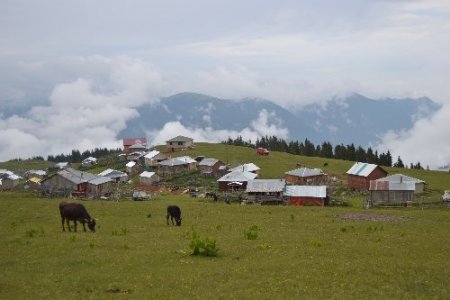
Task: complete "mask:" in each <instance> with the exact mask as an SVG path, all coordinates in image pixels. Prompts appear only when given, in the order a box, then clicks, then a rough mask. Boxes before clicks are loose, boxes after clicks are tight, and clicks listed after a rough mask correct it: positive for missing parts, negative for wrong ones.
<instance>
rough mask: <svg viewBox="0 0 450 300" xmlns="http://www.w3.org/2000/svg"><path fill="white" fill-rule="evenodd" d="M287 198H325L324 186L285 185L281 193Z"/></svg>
mask: <svg viewBox="0 0 450 300" xmlns="http://www.w3.org/2000/svg"><path fill="white" fill-rule="evenodd" d="M283 195H284V196H289V197H314V198H325V197H326V196H327V186H326V185H287V186H286V190H285V191H284V193H283Z"/></svg>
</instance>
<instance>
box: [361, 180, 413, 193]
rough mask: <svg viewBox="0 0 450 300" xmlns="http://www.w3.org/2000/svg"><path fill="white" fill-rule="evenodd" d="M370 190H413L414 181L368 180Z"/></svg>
mask: <svg viewBox="0 0 450 300" xmlns="http://www.w3.org/2000/svg"><path fill="white" fill-rule="evenodd" d="M369 190H370V191H415V190H416V183H415V182H413V181H406V182H401V183H400V182H392V181H380V180H371V181H370V187H369Z"/></svg>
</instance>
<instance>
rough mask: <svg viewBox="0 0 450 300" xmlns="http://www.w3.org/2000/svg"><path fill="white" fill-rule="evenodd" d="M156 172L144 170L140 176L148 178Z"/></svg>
mask: <svg viewBox="0 0 450 300" xmlns="http://www.w3.org/2000/svg"><path fill="white" fill-rule="evenodd" d="M155 174H156V173H155V172H149V171H144V172H142V173H141V174H140V175H139V177H146V178H151V177H153V176H154V175H155Z"/></svg>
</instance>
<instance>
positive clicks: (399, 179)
mask: <svg viewBox="0 0 450 300" xmlns="http://www.w3.org/2000/svg"><path fill="white" fill-rule="evenodd" d="M377 181H389V182H395V183H403V182H414V185H415V189H414V194H422V193H424V192H425V188H426V182H425V181H423V180H420V179H417V178H414V177H410V176H406V175H403V174H394V175H389V176H386V177H383V178H380V179H377Z"/></svg>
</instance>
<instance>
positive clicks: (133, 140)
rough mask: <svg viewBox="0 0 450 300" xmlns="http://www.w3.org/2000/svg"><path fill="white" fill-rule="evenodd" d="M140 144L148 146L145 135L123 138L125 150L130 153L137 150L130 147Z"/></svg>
mask: <svg viewBox="0 0 450 300" xmlns="http://www.w3.org/2000/svg"><path fill="white" fill-rule="evenodd" d="M134 145H135V146H136V145H140V146H143V147H144V149H145V147H147V139H146V138H145V137H140V138H125V139H123V152H125V153H130V152H134V151H136V150H133V149H130V147H131V146H134Z"/></svg>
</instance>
